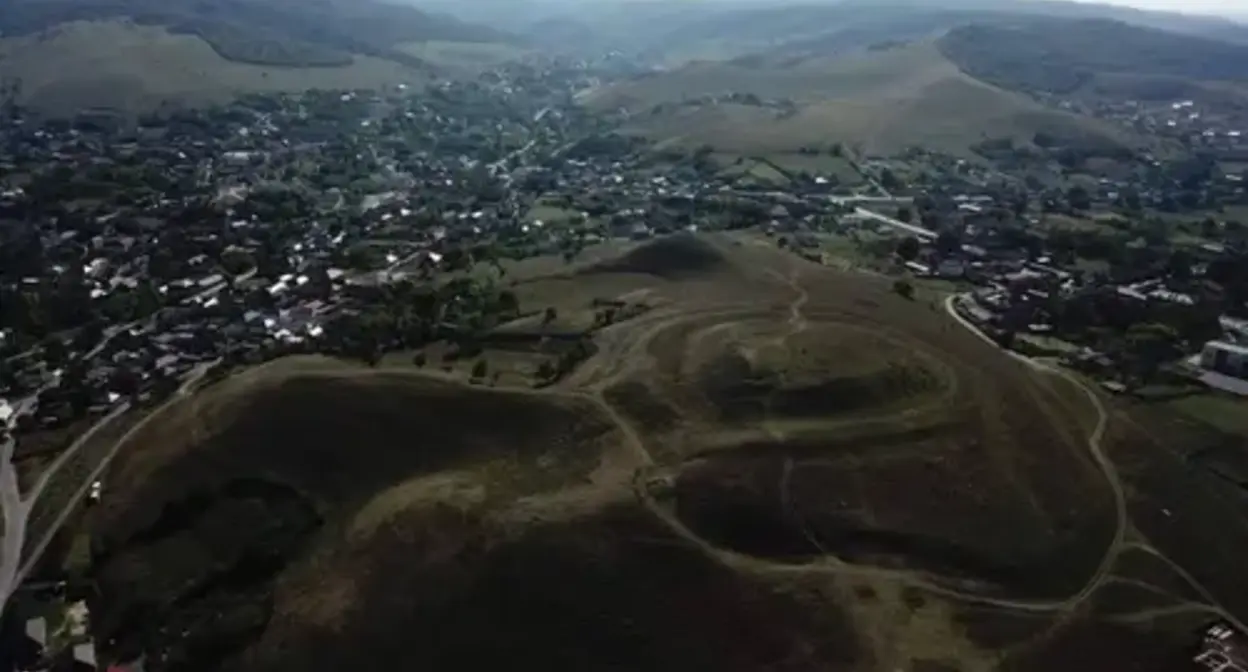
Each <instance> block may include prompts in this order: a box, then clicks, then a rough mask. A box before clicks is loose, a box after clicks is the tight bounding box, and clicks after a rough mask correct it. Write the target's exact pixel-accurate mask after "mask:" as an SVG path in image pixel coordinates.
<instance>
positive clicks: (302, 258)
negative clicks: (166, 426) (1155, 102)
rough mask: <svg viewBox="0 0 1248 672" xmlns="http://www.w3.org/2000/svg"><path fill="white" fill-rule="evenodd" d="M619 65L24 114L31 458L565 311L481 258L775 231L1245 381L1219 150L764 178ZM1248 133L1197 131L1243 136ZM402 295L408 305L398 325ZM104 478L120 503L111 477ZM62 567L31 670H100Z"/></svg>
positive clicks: (959, 306) (1157, 381)
mask: <svg viewBox="0 0 1248 672" xmlns="http://www.w3.org/2000/svg"><path fill="white" fill-rule="evenodd" d="M599 76H600V75H599V74H598V73H595V72H594V71H593V69H592V67H591V66H590V65H587V64H586V63H583V62H564V61H558V60H555V61H551V62H549V63H544V64H541V65H532V64H528V65H512V66H507V67H505V68H500V69H498V70H493V71H490V72H488V73H486V74H485V75H483V76H482V77H481V78H479V79H478V80H476V81H468V82H453V83H442V84H439V85H437V86H435V87H433V88H431V89H429V90H427V91H423V92H421V93H419V94H417V93H415V92H414V91H408V90H407V89H406V87H405V86H402V85H400V86H397V87H395V88H394V89H392V90H388V91H382V92H364V91H337V92H310V93H306V94H299V95H293V94H291V95H278V96H255V97H250V98H244V99H241V100H239V101H238V102H235V103H233V104H230V105H228V106H225V107H222V108H216V109H210V110H201V111H193V110H186V111H180V112H176V113H174V114H172V115H169V116H168V117H164V118H156V117H151V118H143V119H140V120H139V123H138V124H137V125H134V126H120V125H116V124H115V123H114V122H112V121H110V120H101V119H97V118H92V117H90V116H87V117H84V118H82V119H79V120H77V121H75V122H72V123H71V122H57V123H39V122H38V121H36V120H35V119H33V118H27V117H25V116H23V113H22V112H21V111H20V110H18V109H16V108H10V109H7V110H5V111H4V115H5V117H4V121H3V126H0V146H3V147H4V152H3V154H0V239H2V240H3V246H2V247H0V439H4V440H9V441H12V442H13V444H15V448H14V452H13V455H12V462H13V465H14V466H15V468H16V470H17V473H18V476H19V477H20V478H19V481H20V482H21V483H29V482H31V481H33V480H35V478H36V474H37V471H38V469H39V468H41V467H46V466H47V465H48V464H49V463H51V462H53V461H54V460H55V458H56V456H57V455H59V454H61V452H62V451H64V450H65V447H66V446H67V445H70V444H72V443H73V442H74V441H75V439H76V438H77V437H79V436H81V435H82V434H83V433H85V432H87V431H89V430H90V428H92V427H93V426H95V425H96V424H97V423H102V422H106V421H108V420H111V419H112V418H113V417H114V416H115V414H119V413H122V412H126V411H129V410H131V409H142V408H152V407H155V406H156V405H158V404H159V403H161V402H162V401H164V400H166V399H168V398H170V397H171V396H173V395H175V394H176V393H177V392H178V390H179V389H180V388H181V387H182V386H184V385H185V384H187V382H188V381H191V380H198V377H200V376H206V377H207V378H208V379H209V380H211V379H214V378H219V377H224V376H225V375H227V374H228V373H230V372H232V371H235V370H238V369H239V368H241V367H245V366H251V365H256V364H260V363H262V362H264V361H267V360H270V359H274V358H277V357H280V356H283V355H287V354H292V353H323V354H331V355H335V356H342V357H350V358H356V359H360V360H363V361H366V362H369V363H375V362H376V361H377V360H378V359H380V357H381V355H382V354H384V353H385V352H386V351H388V350H393V349H398V348H399V347H404V348H410V347H412V346H413V345H419V344H422V343H427V342H431V341H435V340H440V339H462V338H465V337H466V336H473V335H480V334H482V333H485V332H488V331H489V330H490V329H491V328H493V327H494V326H497V325H499V324H501V323H503V322H506V321H507V320H509V319H512V318H514V317H516V316H518V315H521V314H523V313H529V314H532V313H539V314H540V313H541V312H542V311H546V310H548V309H547V307H546V306H521V305H519V304H518V302H517V300H516V298H515V295H514V294H513V293H512V292H511V291H509V289H508V287H507V285H506V282H505V281H503V282H499V283H482V282H476V281H472V280H470V279H466V276H465V274H464V271H465V270H466V269H470V268H472V267H474V266H475V265H478V264H488V263H497V262H498V261H499V260H502V259H524V258H529V257H534V256H542V255H550V256H562V257H563V259H564V261H565V263H574V262H575V260H576V259H577V257H578V255H579V254H580V253H581V252H582V251H583V250H585V249H586V248H588V247H591V246H593V245H597V244H600V243H604V242H609V241H613V240H621V239H624V240H638V239H646V238H650V237H653V236H661V235H665V234H669V233H673V232H678V231H715V230H726V229H733V230H747V229H748V230H755V231H757V232H759V233H760V234H762V235H764V236H767V237H769V238H770V239H772V240H773V241H774V242H775V244H777V245H779V246H782V247H785V248H788V249H791V250H792V251H793V252H794V253H797V254H800V255H802V256H803V257H806V258H807V259H809V260H811V261H812V262H816V263H822V264H837V265H844V266H846V267H847V268H860V269H862V270H867V271H870V272H880V273H885V274H888V275H890V276H892V277H895V278H896V285H895V286H896V288H897V291H898V292H899V293H902V294H903V295H907V296H912V295H914V294H915V290H916V288H920V289H922V288H933V289H934V290H939V291H940V292H942V294H941V295H942V296H947V297H949V301H950V305H951V306H952V307H953V308H955V309H956V310H957V311H958V312H959V314H961V315H962V316H963V317H965V318H966V319H968V320H970V321H971V322H973V323H975V324H977V325H980V326H981V327H982V328H983V329H984V330H985V332H986V333H988V334H990V335H991V336H992V337H993V338H995V339H996V340H997V341H998V342H999V343H1000V344H1001V345H1002V347H1005V348H1009V349H1013V350H1017V351H1019V352H1022V353H1024V354H1028V355H1033V356H1039V357H1049V358H1053V359H1054V360H1057V361H1061V362H1063V363H1065V364H1067V365H1068V366H1070V367H1072V368H1076V369H1078V370H1080V371H1084V372H1087V373H1089V374H1090V375H1093V376H1094V377H1096V378H1097V379H1098V380H1100V381H1101V382H1102V384H1103V385H1104V386H1105V387H1107V388H1108V389H1111V390H1113V391H1115V392H1118V393H1130V394H1150V393H1154V392H1156V391H1157V390H1160V389H1163V388H1164V389H1166V390H1170V389H1172V388H1173V387H1174V386H1176V385H1199V386H1203V387H1207V388H1213V389H1216V390H1219V391H1222V392H1225V393H1227V394H1232V395H1239V396H1248V303H1246V301H1248V272H1246V271H1245V269H1246V268H1248V266H1246V265H1245V263H1244V262H1245V261H1248V259H1246V258H1245V257H1246V256H1248V226H1245V225H1246V224H1248V222H1239V221H1237V220H1236V219H1234V218H1233V217H1234V216H1235V215H1234V214H1228V213H1235V212H1248V191H1246V190H1245V186H1244V183H1243V178H1242V175H1241V174H1239V173H1235V172H1228V171H1226V170H1224V169H1222V168H1219V164H1218V163H1217V162H1216V161H1212V162H1195V163H1193V161H1190V160H1180V161H1174V162H1161V161H1159V160H1158V161H1154V162H1153V165H1151V166H1150V167H1149V168H1148V170H1145V171H1142V172H1139V173H1138V174H1137V173H1134V172H1133V173H1130V174H1127V175H1124V176H1120V177H1117V178H1111V177H1106V176H1096V175H1092V174H1088V175H1082V177H1083V178H1086V179H1082V180H1080V179H1069V180H1067V181H1066V182H1065V183H1063V184H1062V185H1060V186H1055V185H1054V184H1052V183H1044V182H1043V181H1036V183H1035V184H1032V183H1030V182H1029V181H1028V180H1027V179H1025V178H1020V177H1017V176H1015V175H1011V174H1010V172H1009V171H1010V168H1009V166H1008V165H1006V166H1002V165H999V164H996V165H992V166H984V165H980V164H978V163H975V162H968V161H966V160H964V159H962V158H957V157H948V156H943V155H938V154H932V153H925V152H917V151H916V152H914V153H911V154H910V155H908V156H905V157H855V158H854V160H853V167H854V169H855V170H856V171H858V172H859V173H860V174H861V178H862V179H861V180H860V181H859V182H858V183H856V184H853V185H847V184H843V183H842V182H843V181H842V180H838V179H835V178H834V177H833V176H831V175H824V174H820V173H819V171H817V170H815V171H804V172H795V171H786V172H785V173H784V174H782V175H781V178H782V179H781V180H780V181H779V183H777V182H775V181H773V182H765V181H764V182H760V181H759V180H758V179H757V175H754V174H750V173H747V172H742V171H734V170H732V166H731V165H728V166H724V165H721V164H719V163H716V161H715V160H714V157H712V156H711V152H709V151H703V150H698V151H696V152H692V153H690V154H688V155H681V156H663V155H659V156H656V155H655V154H653V153H651V152H647V151H645V147H644V143H643V142H642V141H640V140H638V139H636V138H633V137H631V136H627V135H623V134H617V133H615V132H613V131H612V130H611V129H610V124H609V123H604V120H603V119H602V118H601V117H597V116H595V115H592V114H591V113H589V112H587V111H585V110H583V109H582V108H580V107H579V106H578V105H576V103H575V100H574V98H575V94H576V92H577V91H580V90H582V89H584V88H585V87H586V86H589V85H590V84H591V83H592V82H594V81H596V79H597V78H598V77H599ZM1176 104H1179V103H1176ZM1179 105H1180V107H1173V106H1170V107H1168V108H1166V109H1170V110H1172V111H1178V110H1181V109H1185V108H1183V106H1182V105H1181V104H1179ZM611 121H613V120H611V119H608V120H607V122H611ZM604 126H606V127H607V128H606V130H604ZM1167 126H1168V124H1167ZM1233 133H1235V131H1227V132H1225V133H1222V134H1217V135H1216V136H1209V135H1206V133H1205V132H1204V131H1201V132H1200V133H1199V134H1198V135H1199V136H1200V137H1202V138H1207V139H1209V142H1213V139H1214V138H1215V137H1216V138H1217V139H1219V141H1221V139H1225V141H1226V142H1228V143H1231V146H1233V147H1239V145H1238V144H1236V143H1235V141H1234V139H1235V138H1236V137H1237V136H1235V135H1233ZM817 151H826V152H828V153H829V154H832V153H836V155H837V156H838V157H839V156H841V155H843V154H852V153H853V152H852V150H851V149H847V148H841V147H837V148H835V149H828V150H817ZM990 153H991V152H990ZM1060 153H1061V148H1055V149H1054V154H1055V155H1058V154H1060ZM1044 161H1045V162H1047V163H1055V162H1060V159H1059V158H1051V157H1050V158H1046V159H1044ZM919 167H922V169H919ZM1237 209H1240V210H1237ZM396 296H398V297H402V298H403V299H404V300H405V301H408V300H409V299H410V301H409V302H408V305H409V308H408V309H407V310H409V311H410V314H408V313H404V316H403V319H401V320H400V319H396V318H395V317H394V316H393V315H392V314H391V313H392V312H393V308H394V298H395V297H396ZM414 297H416V298H414ZM419 297H424V298H419ZM412 305H415V306H418V307H417V308H414V309H413V308H410V306H412ZM916 305H917V303H916ZM383 318H384V319H383ZM551 375H554V374H553V373H552V374H551ZM70 485H72V486H76V485H78V484H76V483H74V484H70ZM89 485H90V488H89V490H88V493H89V496H88V498H89V500H99V499H100V498H102V497H107V489H108V488H107V482H106V480H104V479H100V480H95V481H94V482H92V483H90V484H89ZM74 504H75V502H73V501H69V502H62V503H61V504H59V505H56V506H66V507H72V506H73V505H74ZM50 506H52V505H50ZM36 532H38V533H44V534H54V533H55V532H56V530H55V529H45V530H36ZM19 550H20V549H19ZM10 560H13V559H10ZM17 560H20V558H18V559H16V560H13V561H17ZM36 560H37V558H36ZM35 566H36V571H34V572H32V573H31V575H30V576H29V577H24V578H28V579H29V580H28V581H27V582H26V583H25V584H24V585H21V586H14V587H13V588H14V595H15V596H17V598H22V597H24V596H27V597H28V596H33V595H42V594H45V593H47V590H46V589H47V587H48V586H53V587H54V588H55V590H53V591H52V592H53V593H54V594H55V595H56V598H55V599H57V600H61V602H63V606H64V609H63V610H62V611H61V613H59V614H58V615H57V616H56V619H55V620H56V622H57V623H60V624H62V627H59V628H55V629H50V628H49V627H48V625H47V621H48V618H47V617H44V616H38V617H32V618H30V619H19V620H21V622H22V623H23V624H24V625H23V626H22V627H21V628H20V629H21V632H22V635H21V636H22V637H24V638H25V640H30V641H31V642H32V652H31V653H30V655H27V656H25V657H24V661H23V665H26V666H25V667H22V668H21V669H49V667H48V666H52V665H60V664H62V663H64V662H65V661H67V660H70V661H72V660H76V661H78V662H77V664H80V665H82V666H85V667H84V669H94V656H93V654H92V653H91V651H92V646H91V642H90V633H89V627H88V625H87V623H88V622H89V616H88V615H86V614H84V613H83V607H82V606H81V604H82V602H81V599H68V598H66V597H65V594H66V591H67V590H68V591H69V592H70V593H74V589H73V587H72V586H71V587H69V588H68V589H67V588H66V585H65V577H64V576H63V574H61V573H59V572H58V571H57V570H55V569H53V570H47V571H43V572H41V571H38V570H40V569H44V568H38V564H37V562H36V563H35ZM79 598H80V596H79ZM19 601H20V602H22V603H23V604H26V603H28V602H33V603H39V602H40V600H38V599H33V600H24V599H15V602H19ZM40 609H43V610H45V611H46V609H45V608H43V607H40V608H38V609H36V611H39V610H40ZM51 630H54V632H52V634H54V635H56V636H55V637H53V636H51V635H50V634H49V633H50V631H51ZM25 640H23V641H25ZM30 661H34V664H35V665H36V666H34V667H31V666H30V665H29V664H27V663H29V662H30ZM38 665H43V667H38ZM58 669H59V668H58Z"/></svg>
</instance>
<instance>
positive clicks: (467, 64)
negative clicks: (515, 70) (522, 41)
mask: <svg viewBox="0 0 1248 672" xmlns="http://www.w3.org/2000/svg"><path fill="white" fill-rule="evenodd" d="M397 48H398V49H399V50H400V51H402V52H403V53H406V54H411V55H412V56H415V57H417V58H419V59H422V60H424V61H427V62H429V63H431V64H433V65H435V66H438V67H440V68H444V69H446V70H448V71H452V72H459V73H466V74H471V73H475V72H480V71H482V70H486V69H489V68H491V67H494V66H496V65H499V64H502V63H506V62H508V61H514V60H518V59H521V58H523V57H525V56H527V55H529V53H530V52H529V51H527V50H525V49H522V48H520V47H517V46H514V45H509V44H500V43H491V42H442V41H438V40H430V41H428V42H407V43H403V44H400V45H398V47H397Z"/></svg>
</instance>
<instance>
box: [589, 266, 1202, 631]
mask: <svg viewBox="0 0 1248 672" xmlns="http://www.w3.org/2000/svg"><path fill="white" fill-rule="evenodd" d="M782 279H783V280H784V281H785V282H786V284H789V285H790V286H791V287H793V288H794V289H795V290H796V292H797V295H796V296H795V297H794V299H793V301H792V302H791V303H790V305H789V314H790V318H789V321H788V327H789V329H788V332H789V333H795V332H798V331H800V330H801V329H802V328H804V326H803V325H805V323H806V320H805V317H804V315H803V312H802V309H803V307H804V306H805V304H806V302H807V301H808V300H809V295H808V292H807V291H806V290H805V289H804V288H803V287H801V285H800V283H799V282H798V278H797V273H796V271H795V272H794V273H792V274H791V275H790V276H789V277H788V278H782ZM952 301H953V300H952V299H950V301H948V302H946V309H947V310H948V311H949V313H950V315H951V316H953V317H954V319H956V320H957V321H958V322H959V324H962V325H963V326H965V327H967V328H968V329H969V330H970V331H971V332H972V333H974V334H976V335H977V336H978V337H979V338H981V339H984V340H985V341H987V342H989V343H991V344H992V345H993V346H994V347H996V343H995V342H994V341H992V339H990V338H988V337H987V336H986V335H984V334H983V333H982V332H979V330H978V329H975V328H974V325H971V324H970V323H968V322H966V321H965V320H963V319H962V318H961V316H960V315H958V314H957V312H956V311H955V310H954V309H953V302H952ZM669 324H670V322H669ZM658 330H659V329H652V330H650V331H649V333H648V334H647V335H648V336H650V337H653V335H654V334H655V333H656V332H657V331H658ZM641 340H643V341H648V340H649V339H641ZM1008 354H1009V355H1010V356H1013V357H1015V358H1016V359H1019V360H1020V361H1022V362H1024V363H1025V364H1026V365H1027V366H1029V367H1031V368H1033V369H1035V370H1037V371H1043V372H1046V373H1051V374H1055V375H1059V376H1061V377H1063V378H1064V379H1065V380H1067V381H1069V382H1070V383H1071V384H1073V385H1075V386H1076V387H1078V388H1079V389H1080V390H1082V391H1083V392H1084V394H1085V395H1087V397H1088V399H1089V401H1090V402H1091V403H1092V405H1093V407H1094V408H1095V409H1096V411H1097V422H1096V426H1095V428H1094V429H1093V431H1092V433H1091V435H1090V436H1089V437H1088V439H1087V446H1088V450H1089V452H1090V453H1091V454H1092V456H1093V459H1094V460H1095V462H1096V463H1097V465H1098V466H1099V468H1100V469H1101V471H1102V472H1103V473H1104V475H1105V477H1106V480H1107V482H1108V483H1109V485H1110V488H1111V490H1112V491H1113V497H1114V501H1115V509H1116V518H1117V521H1116V525H1115V532H1114V537H1113V539H1112V540H1111V541H1110V544H1109V546H1108V548H1107V550H1106V553H1105V556H1104V558H1103V559H1102V561H1101V563H1100V565H1099V566H1098V567H1097V570H1096V571H1095V572H1094V573H1093V575H1092V576H1091V577H1089V579H1088V581H1087V582H1086V583H1085V585H1084V586H1083V588H1081V589H1080V590H1079V591H1078V592H1076V593H1074V594H1073V595H1070V596H1069V597H1066V598H1064V599H1060V600H1029V599H1009V598H998V597H993V596H989V595H983V594H980V593H977V592H972V591H967V590H958V589H955V588H950V587H948V586H947V585H941V584H940V583H937V582H936V581H933V580H930V579H928V578H926V577H924V576H923V575H922V574H921V573H919V572H907V571H901V570H893V569H887V568H882V567H874V566H862V565H854V564H851V563H847V562H844V561H842V560H840V559H839V558H836V557H835V556H830V557H828V558H825V559H824V560H822V561H819V562H817V563H810V564H790V563H782V562H775V561H769V560H765V559H761V558H757V557H754V556H749V555H745V554H742V553H737V552H735V551H732V550H728V549H725V548H722V547H718V546H716V545H714V544H712V543H710V542H709V541H707V540H706V539H705V538H703V537H701V536H699V535H698V534H697V533H696V532H694V531H693V530H691V529H689V527H688V526H687V525H685V524H684V522H683V521H681V520H680V519H679V518H677V516H676V515H675V513H674V512H672V511H670V510H669V509H668V508H667V507H665V506H664V505H663V504H661V503H660V502H658V501H657V500H656V499H655V497H654V496H653V494H652V493H651V492H650V490H649V488H648V483H650V482H651V481H652V480H654V477H655V476H656V474H655V473H653V471H652V470H653V469H655V468H656V463H655V461H654V460H653V459H652V458H651V456H650V453H649V452H648V450H647V449H646V446H645V443H644V440H643V438H642V436H641V434H640V433H639V432H638V431H637V430H636V429H635V428H633V427H632V425H631V423H630V421H629V420H628V419H627V418H626V417H624V415H623V414H621V413H619V412H618V411H616V410H615V409H613V408H612V407H611V404H610V403H609V402H607V401H606V399H605V398H603V397H602V396H601V393H600V392H599V393H597V394H595V395H594V397H595V401H596V402H597V403H598V404H599V405H600V406H602V407H603V409H604V410H605V411H606V412H607V413H608V416H609V417H610V418H611V419H612V421H613V422H615V423H616V424H617V425H618V426H619V428H620V430H621V432H622V434H623V435H624V437H625V438H626V440H627V441H628V442H629V443H630V444H631V445H632V447H633V450H634V452H635V453H636V454H637V455H638V456H639V465H638V469H637V472H636V474H635V475H634V478H633V487H634V490H635V492H636V495H637V497H638V500H639V501H640V502H641V504H642V505H643V506H645V507H646V509H647V510H649V511H650V512H651V513H652V515H654V516H655V517H656V518H657V519H658V520H659V521H661V522H662V523H663V524H664V525H665V526H666V527H668V528H669V530H670V531H671V532H672V533H674V534H676V535H677V536H679V537H680V538H682V539H684V540H686V541H687V542H689V543H691V544H692V545H694V546H696V547H697V548H699V549H700V550H702V551H703V552H705V553H707V554H708V555H711V556H712V557H715V558H716V559H718V560H719V561H721V562H723V563H725V564H727V565H729V566H733V567H737V568H741V569H744V570H751V571H758V572H763V573H793V574H800V573H831V574H836V575H846V576H859V577H877V578H888V579H892V580H896V581H899V582H902V583H905V584H908V585H912V586H917V587H920V588H923V589H925V590H928V591H930V592H932V593H934V594H937V595H941V596H943V597H947V598H951V599H955V600H959V601H962V602H967V603H973V604H982V605H989V606H996V607H1001V608H1006V609H1012V610H1016V611H1025V612H1065V611H1071V610H1073V609H1074V608H1075V607H1077V606H1079V605H1080V604H1082V603H1083V602H1084V601H1086V600H1087V599H1088V597H1089V596H1091V595H1092V594H1093V593H1094V592H1095V591H1096V590H1097V588H1099V587H1100V585H1101V584H1102V583H1103V582H1104V581H1105V580H1106V579H1107V577H1109V575H1110V570H1111V569H1112V567H1113V564H1114V562H1115V560H1116V559H1117V555H1118V553H1119V551H1120V550H1121V548H1122V547H1123V545H1124V543H1125V538H1126V531H1127V529H1128V517H1127V509H1126V496H1125V493H1124V491H1123V488H1122V483H1121V480H1120V479H1119V476H1118V472H1117V468H1116V467H1115V466H1114V464H1113V462H1112V461H1110V460H1109V458H1108V457H1107V456H1106V455H1105V453H1104V449H1103V446H1102V441H1103V439H1104V435H1105V431H1106V428H1107V426H1108V418H1109V414H1108V413H1107V411H1106V409H1105V407H1104V404H1103V403H1102V401H1101V399H1100V397H1099V396H1098V395H1097V394H1096V392H1095V391H1094V390H1092V389H1090V388H1088V387H1087V386H1086V385H1085V384H1084V383H1083V382H1082V381H1080V380H1078V379H1077V378H1076V377H1074V376H1072V375H1070V374H1069V373H1067V372H1065V371H1061V370H1060V369H1056V368H1054V367H1051V366H1049V365H1047V364H1044V363H1042V362H1037V361H1034V360H1031V359H1029V358H1025V357H1022V356H1021V355H1018V354H1017V353H1008ZM614 373H616V376H612V378H615V377H617V376H618V375H619V374H621V373H623V372H620V371H617V372H614ZM599 389H601V387H600V388H599ZM1219 611H1221V610H1219Z"/></svg>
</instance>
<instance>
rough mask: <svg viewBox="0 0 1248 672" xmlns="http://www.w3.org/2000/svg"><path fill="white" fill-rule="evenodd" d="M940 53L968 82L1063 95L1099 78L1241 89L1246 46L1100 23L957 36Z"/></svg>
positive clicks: (1247, 70) (969, 31)
mask: <svg viewBox="0 0 1248 672" xmlns="http://www.w3.org/2000/svg"><path fill="white" fill-rule="evenodd" d="M939 46H940V50H941V53H943V54H944V55H945V56H946V57H947V58H949V59H950V60H951V61H953V62H954V63H956V64H957V65H958V66H959V67H961V68H962V69H963V70H964V71H966V72H967V73H969V74H971V75H972V76H974V77H977V78H980V79H983V80H985V81H989V82H992V83H994V84H997V85H999V86H1003V87H1007V88H1011V89H1017V90H1023V91H1047V92H1054V93H1069V92H1071V91H1075V90H1077V89H1080V88H1081V87H1084V86H1086V85H1088V84H1090V83H1093V82H1094V81H1095V80H1097V79H1098V78H1102V77H1104V76H1106V75H1130V76H1135V77H1156V78H1171V79H1182V80H1190V81H1217V80H1222V81H1228V80H1229V81H1248V67H1246V66H1245V64H1246V63H1248V45H1241V44H1232V43H1229V42H1221V41H1217V40H1210V39H1205V38H1200V37H1192V36H1188V35H1179V34H1175V33H1169V32H1165V31H1161V30H1155V29H1150V28H1140V27H1136V26H1130V25H1127V24H1125V23H1120V22H1116V21H1106V20H1079V21H1074V20H1057V19H1053V20H1032V21H1027V22H1021V23H1017V24H1014V25H1000V24H997V25H987V24H976V25H969V26H963V27H960V28H957V29H955V30H953V31H950V32H949V34H948V35H946V36H945V37H943V38H942V39H941V40H940V41H939Z"/></svg>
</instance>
